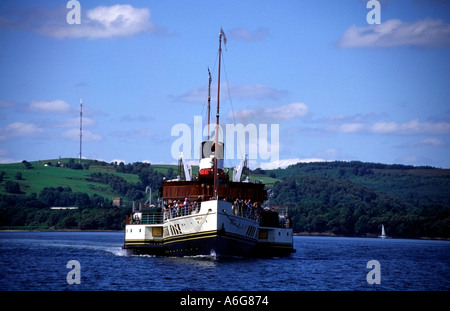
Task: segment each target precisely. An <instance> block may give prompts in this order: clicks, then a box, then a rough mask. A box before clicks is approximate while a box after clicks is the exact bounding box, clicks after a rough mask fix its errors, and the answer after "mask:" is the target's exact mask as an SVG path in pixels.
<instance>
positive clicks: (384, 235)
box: [379, 224, 386, 239]
mask: <svg viewBox="0 0 450 311" xmlns="http://www.w3.org/2000/svg"><path fill="white" fill-rule="evenodd" d="M379 238H382V239H384V238H386V232H385V231H384V225H383V224H381V235H380V236H379Z"/></svg>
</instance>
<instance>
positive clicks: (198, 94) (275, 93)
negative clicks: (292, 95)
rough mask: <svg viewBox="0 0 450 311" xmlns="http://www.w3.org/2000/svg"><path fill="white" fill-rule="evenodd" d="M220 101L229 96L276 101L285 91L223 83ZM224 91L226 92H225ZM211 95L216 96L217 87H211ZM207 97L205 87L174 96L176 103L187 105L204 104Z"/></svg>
mask: <svg viewBox="0 0 450 311" xmlns="http://www.w3.org/2000/svg"><path fill="white" fill-rule="evenodd" d="M220 88H221V96H222V97H221V100H222V101H223V100H229V97H228V90H229V94H230V95H231V97H232V98H233V99H235V98H240V99H257V100H261V99H269V100H278V99H280V98H281V97H283V96H285V95H286V91H283V90H277V89H274V88H272V87H270V86H267V85H264V84H260V83H254V84H243V85H234V84H231V83H229V84H228V85H226V84H225V83H221V86H220ZM225 90H226V91H225ZM211 94H217V85H213V86H212V87H211ZM207 95H208V87H207V86H206V85H204V86H201V87H197V88H193V89H191V90H189V91H188V92H186V93H185V94H183V95H180V96H175V98H174V99H175V100H176V101H182V102H187V103H204V102H206V100H207Z"/></svg>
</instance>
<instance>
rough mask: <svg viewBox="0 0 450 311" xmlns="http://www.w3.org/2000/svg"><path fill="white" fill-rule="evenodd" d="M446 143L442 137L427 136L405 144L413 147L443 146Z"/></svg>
mask: <svg viewBox="0 0 450 311" xmlns="http://www.w3.org/2000/svg"><path fill="white" fill-rule="evenodd" d="M446 144H447V143H446V142H445V141H444V140H442V139H439V138H436V137H427V138H424V139H421V140H419V141H416V142H413V143H411V144H408V145H406V147H413V148H423V147H441V146H445V145H446Z"/></svg>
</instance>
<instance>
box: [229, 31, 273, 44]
mask: <svg viewBox="0 0 450 311" xmlns="http://www.w3.org/2000/svg"><path fill="white" fill-rule="evenodd" d="M268 35H269V31H268V30H267V29H266V28H258V29H256V30H255V31H250V30H248V29H246V28H233V29H231V30H229V31H228V32H227V36H228V38H231V39H234V40H238V41H245V42H251V41H263V40H265V39H266V38H267V36H268Z"/></svg>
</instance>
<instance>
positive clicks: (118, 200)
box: [113, 197, 122, 207]
mask: <svg viewBox="0 0 450 311" xmlns="http://www.w3.org/2000/svg"><path fill="white" fill-rule="evenodd" d="M113 206H117V207H122V198H120V197H119V198H114V199H113Z"/></svg>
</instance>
